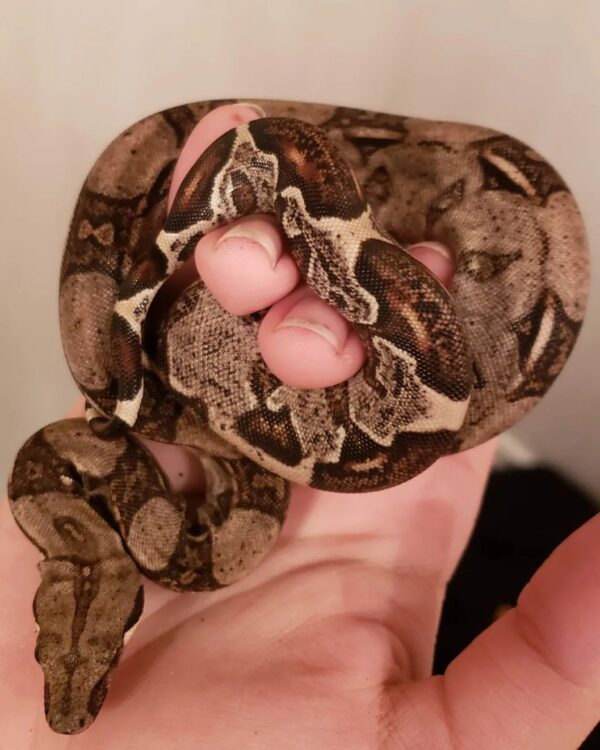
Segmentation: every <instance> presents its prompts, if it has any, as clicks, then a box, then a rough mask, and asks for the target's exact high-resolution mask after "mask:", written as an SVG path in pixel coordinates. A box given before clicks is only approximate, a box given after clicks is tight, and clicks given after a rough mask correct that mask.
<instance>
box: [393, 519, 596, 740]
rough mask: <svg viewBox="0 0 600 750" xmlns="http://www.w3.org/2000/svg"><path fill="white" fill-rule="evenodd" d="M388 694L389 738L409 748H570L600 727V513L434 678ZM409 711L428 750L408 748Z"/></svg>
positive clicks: (412, 731) (414, 736)
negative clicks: (418, 707) (391, 720)
mask: <svg viewBox="0 0 600 750" xmlns="http://www.w3.org/2000/svg"><path fill="white" fill-rule="evenodd" d="M396 691H397V694H396V700H395V701H394V708H395V717H394V724H395V726H397V727H398V729H397V734H396V738H397V739H400V738H401V739H402V740H403V741H404V742H405V743H407V746H409V747H414V746H419V747H421V746H426V747H436V748H438V747H439V748H445V747H453V748H461V750H470V748H473V749H475V748H482V747H485V748H486V750H495V749H496V748H498V750H500V749H502V750H506V748H519V750H528V749H529V748H536V749H537V748H540V749H542V748H543V750H552V749H553V748H556V749H557V750H574V748H576V747H578V746H579V744H580V743H581V742H582V741H583V740H584V739H585V737H586V736H587V735H588V734H589V733H590V732H591V730H592V729H593V728H594V726H595V724H596V723H597V722H598V720H599V719H600V514H598V515H597V516H595V517H594V518H593V519H591V520H590V521H589V522H588V523H587V524H585V525H584V526H582V527H581V528H580V529H578V531H576V532H575V533H574V534H572V535H571V536H570V537H569V538H568V539H567V540H566V541H565V542H563V543H562V544H561V545H560V546H559V547H558V548H557V549H556V550H555V551H554V553H553V554H552V555H551V556H550V557H549V558H548V560H547V561H546V562H545V563H544V564H543V565H542V567H541V568H540V569H539V570H538V571H537V573H536V574H535V575H534V577H533V578H532V579H531V581H530V582H529V584H528V585H527V586H526V587H525V589H524V590H523V592H522V593H521V596H520V598H519V601H518V602H517V606H516V607H515V608H514V609H512V610H511V611H509V612H508V613H507V614H506V615H504V616H503V617H501V618H500V619H499V620H498V621H496V622H495V623H494V624H493V625H491V626H490V627H489V628H488V629H487V630H485V631H484V632H483V633H482V634H481V635H480V636H479V637H478V638H476V639H475V640H474V641H473V643H472V644H471V645H470V646H469V647H468V648H467V649H465V650H464V651H463V652H462V654H460V655H459V656H458V657H457V658H456V659H455V660H454V661H453V662H452V663H451V664H450V666H449V667H448V669H447V671H446V674H445V675H444V676H443V677H431V678H429V679H428V680H425V681H423V682H420V683H412V684H408V685H406V684H405V685H399V686H397V688H396ZM415 705H421V706H423V707H426V710H427V712H428V724H429V726H428V729H427V733H428V734H430V735H431V737H430V739H431V744H428V743H425V744H423V745H413V744H411V739H413V741H415V742H417V741H420V742H423V723H422V720H423V716H422V715H419V714H420V712H415V711H414V710H412V708H414V706H415ZM411 707H412V708H411ZM432 717H435V718H434V720H433V721H432ZM411 725H412V726H411ZM411 735H412V738H411ZM390 746H394V743H393V742H391V743H390Z"/></svg>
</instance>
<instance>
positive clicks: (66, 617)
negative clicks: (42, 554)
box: [34, 559, 143, 734]
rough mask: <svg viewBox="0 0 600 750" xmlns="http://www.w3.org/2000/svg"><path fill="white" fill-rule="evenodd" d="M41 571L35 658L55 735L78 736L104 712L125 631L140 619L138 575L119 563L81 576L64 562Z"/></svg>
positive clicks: (83, 570)
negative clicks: (40, 669)
mask: <svg viewBox="0 0 600 750" xmlns="http://www.w3.org/2000/svg"><path fill="white" fill-rule="evenodd" d="M40 567H41V569H42V585H41V586H40V588H39V589H38V592H37V594H36V597H35V602H34V613H35V617H36V620H37V622H38V625H39V628H40V631H39V634H38V639H37V645H36V652H35V656H36V659H37V661H38V662H39V663H40V665H41V667H42V669H43V671H44V677H45V685H44V704H45V712H46V719H47V721H48V724H49V725H50V727H51V728H52V729H53V730H54V731H55V732H59V733H61V734H76V733H78V732H81V731H83V730H84V729H86V728H87V727H88V726H89V725H90V724H91V723H92V722H93V721H94V719H95V718H96V716H97V714H98V712H99V711H100V708H101V706H102V703H103V702H104V698H105V697H106V692H107V689H108V685H109V681H110V677H111V674H112V671H113V669H114V668H115V667H116V665H117V662H118V661H119V657H120V655H121V651H122V649H123V645H124V640H125V638H126V635H127V632H128V631H129V630H131V629H132V627H133V626H134V625H135V623H136V622H137V620H138V618H139V616H140V614H141V611H142V603H143V590H142V587H141V585H140V576H139V573H138V571H137V569H136V568H135V566H134V564H133V563H132V562H131V561H128V562H126V561H125V560H118V561H116V560H114V559H112V560H111V559H109V560H107V561H103V562H102V563H101V564H99V565H97V566H92V565H84V566H81V567H80V568H79V569H74V565H73V563H72V562H71V561H64V560H53V561H52V562H48V561H46V562H42V563H41V565H40ZM111 568H112V569H113V570H110V569H111Z"/></svg>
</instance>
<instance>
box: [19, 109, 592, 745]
mask: <svg viewBox="0 0 600 750" xmlns="http://www.w3.org/2000/svg"><path fill="white" fill-rule="evenodd" d="M222 103H224V102H205V103H199V104H193V105H186V106H183V107H177V108H173V109H170V110H166V111H165V112H162V113H159V114H156V115H152V116H151V117H148V118H146V119H145V120H142V121H141V122H139V123H136V124H135V125H133V126H132V127H131V128H130V129H129V130H127V131H126V132H125V133H123V134H122V135H121V136H119V138H117V139H116V140H115V141H114V142H113V143H112V144H111V145H110V146H109V148H108V149H107V150H106V151H105V152H104V154H103V155H102V156H101V157H100V159H99V160H98V162H97V163H96V165H95V166H94V168H93V169H92V171H91V173H90V175H89V176H88V178H87V180H86V183H85V185H84V186H83V189H82V191H81V194H80V196H79V199H78V202H77V206H76V209H75V214H74V217H73V222H72V225H71V230H70V234H69V238H68V241H67V247H66V250H65V254H64V258H63V263H62V269H61V281H60V314H61V331H62V337H63V344H64V349H65V354H66V357H67V360H68V362H69V366H70V368H71V372H72V374H73V376H74V378H75V380H76V381H77V383H78V385H79V387H80V389H81V390H82V392H83V393H84V394H85V396H86V399H87V401H88V409H87V412H86V414H87V420H88V421H87V422H86V421H85V420H82V419H75V420H64V421H62V422H57V423H55V424H52V425H49V426H47V427H46V428H44V429H42V430H40V431H39V432H38V433H36V434H35V435H34V436H33V437H32V438H30V439H29V441H27V443H26V444H25V445H24V446H23V448H22V449H21V450H20V452H19V454H18V456H17V459H16V462H15V466H14V469H13V474H12V477H11V481H10V488H9V494H10V502H11V508H12V511H13V514H14V516H15V519H16V521H17V523H18V524H19V526H20V527H21V528H22V530H23V531H24V532H25V533H26V534H27V535H28V537H29V538H30V539H31V540H32V541H33V543H34V544H36V546H37V547H38V548H39V549H40V550H41V552H42V554H43V556H44V560H43V562H42V563H41V566H40V569H41V574H42V583H41V585H40V588H39V589H38V592H37V594H36V598H35V605H34V609H35V616H36V620H37V622H38V624H39V627H40V633H39V636H38V643H37V648H36V658H37V659H38V661H39V662H40V663H41V665H42V667H43V669H44V673H45V679H46V715H47V718H48V721H49V723H50V725H51V726H52V727H53V728H54V729H55V730H56V731H59V732H65V733H74V732H78V731H81V730H82V729H84V728H85V727H87V726H89V724H90V723H91V722H92V721H93V720H94V718H95V716H96V715H97V713H98V711H99V710H100V707H101V705H102V701H103V700H104V696H105V694H106V690H107V686H108V681H109V678H110V675H111V672H112V670H113V669H114V666H115V665H116V663H117V661H118V658H119V655H120V653H121V650H122V648H123V642H124V638H125V635H126V633H127V632H128V631H129V630H130V629H131V628H132V627H133V626H134V625H135V623H136V621H137V620H138V618H139V616H140V613H141V610H142V605H143V594H142V578H141V576H142V575H144V576H146V577H148V578H150V579H152V580H154V581H156V582H158V583H160V584H162V585H165V586H168V587H170V588H172V589H175V590H195V591H198V590H206V589H215V588H218V587H220V586H225V585H228V584H230V583H233V582H234V581H236V580H238V579H239V578H240V577H242V576H244V575H246V574H248V573H250V572H251V570H252V569H253V568H254V567H256V565H257V564H258V563H259V562H260V561H261V560H262V559H263V558H264V557H265V555H266V554H267V553H268V551H269V550H270V548H271V547H272V545H273V544H274V542H275V541H276V539H277V536H278V533H279V530H280V528H281V525H282V523H283V521H284V518H285V513H286V509H287V502H288V492H289V490H288V481H292V482H299V483H302V484H306V485H311V486H314V487H319V488H323V489H327V490H335V491H342V492H343V491H351V492H358V491H369V490H374V489H380V488H384V487H389V486H393V485H397V484H400V483H401V482H404V481H406V480H407V479H409V478H410V477H412V476H414V475H415V474H417V473H419V472H421V471H423V470H424V469H425V468H427V466H429V465H430V464H431V463H432V462H433V461H435V460H436V459H437V458H438V457H440V456H442V455H444V454H447V453H451V452H454V451H459V450H463V449H465V448H468V447H471V446H473V445H477V444H479V443H481V442H483V441H485V440H487V439H488V438H489V437H491V436H493V435H495V434H498V433H499V432H501V431H502V430H504V429H506V428H507V427H508V426H510V425H511V424H513V423H514V422H515V421H517V420H518V419H519V418H520V417H521V416H523V415H524V414H525V413H526V412H527V411H528V410H529V409H530V408H531V407H532V406H533V405H534V404H535V403H536V402H537V401H538V400H539V399H540V398H541V397H542V395H543V394H544V393H545V391H546V390H547V388H548V387H549V386H550V384H551V383H552V381H553V380H554V378H555V377H556V376H557V375H558V373H559V372H560V370H561V368H562V366H563V365H564V363H565V361H566V359H567V357H568V355H569V353H570V351H571V349H572V347H573V344H574V342H575V339H576V336H577V333H578V330H579V327H580V325H581V321H582V317H583V312H584V307H585V302H586V295H587V253H586V241H585V234H584V229H583V225H582V222H581V218H580V215H579V212H578V210H577V207H576V205H575V202H574V200H573V198H572V196H571V194H570V193H569V191H568V189H567V187H566V185H565V183H564V181H563V180H562V179H561V178H560V176H559V175H558V174H557V173H556V171H555V170H554V169H553V168H552V167H551V166H550V165H549V164H548V163H547V162H546V161H544V160H543V159H542V157H540V156H539V155H538V154H537V153H536V152H535V151H533V150H532V149H530V148H528V147H527V146H525V145H524V144H522V143H520V142H519V141H516V140H515V139H513V138H510V137H508V136H505V135H502V134H499V133H496V132H494V131H491V130H488V129H483V128H478V127H474V126H470V125H459V124H455V123H440V122H430V121H425V120H418V119H412V118H405V117H398V116H394V115H386V114H381V113H374V112H368V111H362V110H354V109H346V108H339V107H329V106H325V105H311V104H297V103H292V102H277V101H267V102H264V101H260V102H257V103H258V104H260V105H261V106H262V107H263V109H264V110H265V111H266V112H267V117H265V118H261V119H258V120H255V121H253V122H252V123H250V124H249V125H243V126H240V127H238V128H236V129H234V130H232V131H229V132H228V133H226V134H225V135H223V136H222V137H221V138H219V139H218V140H217V141H215V142H214V143H213V144H212V145H211V146H210V147H209V148H208V149H207V151H206V152H205V153H204V154H203V155H202V156H201V158H200V159H199V160H198V162H197V163H196V164H195V165H194V166H193V168H192V169H191V170H190V172H189V173H188V175H187V177H186V178H185V180H184V181H183V183H182V185H181V187H180V188H179V190H178V192H177V195H176V197H175V200H174V203H173V206H172V208H171V210H170V212H169V214H168V216H166V199H167V193H168V187H169V182H170V178H171V174H172V170H173V166H174V163H175V161H176V158H177V155H178V154H179V152H180V150H181V148H182V146H183V143H184V142H185V140H186V138H187V136H188V135H189V133H190V132H191V130H192V129H193V128H194V127H195V125H196V124H197V122H198V120H199V119H200V118H201V117H202V116H203V115H204V114H206V112H208V111H209V110H210V109H212V108H214V107H216V106H218V105H220V104H222ZM254 213H273V214H275V216H276V217H277V219H278V222H279V224H280V226H281V228H282V230H283V232H284V234H285V237H286V245H287V247H288V248H289V251H290V253H291V254H292V256H293V259H294V260H295V262H296V263H297V265H298V267H299V269H300V273H301V275H302V277H303V279H304V281H305V282H306V283H307V284H308V285H309V286H311V287H312V288H313V289H314V290H315V292H316V293H317V294H318V295H320V296H321V297H322V298H323V299H325V300H327V301H328V302H329V303H331V304H332V305H333V306H335V307H336V308H337V309H338V310H339V311H340V312H341V314H342V315H344V316H345V317H346V318H347V319H348V320H349V321H350V322H351V323H352V324H353V325H354V326H355V328H356V329H357V331H358V333H359V334H360V336H361V338H362V340H363V341H364V344H365V348H366V352H367V361H366V364H365V366H364V367H363V368H362V370H361V371H360V372H359V373H358V374H357V375H355V376H354V377H353V378H351V379H350V380H349V381H348V382H345V383H342V384H340V385H338V386H334V387H331V388H325V389H315V390H297V389H293V388H291V387H289V386H286V385H284V384H282V383H281V382H280V381H279V380H278V379H277V378H276V377H275V376H274V375H272V374H271V373H270V372H269V371H268V369H267V367H266V365H265V364H264V362H263V360H262V358H261V357H260V354H259V351H258V347H257V343H256V332H257V327H258V325H259V320H258V319H257V316H247V317H235V316H232V315H230V314H228V313H226V312H225V311H223V310H222V309H221V308H220V307H219V305H218V304H217V303H216V301H215V300H214V298H213V297H212V295H211V294H210V292H209V291H208V290H207V289H206V288H205V287H204V285H203V284H202V282H201V281H198V282H196V283H194V284H192V285H191V286H190V287H188V288H187V289H186V290H185V291H184V292H183V294H182V295H181V296H180V298H179V299H178V300H177V301H176V302H175V303H173V305H172V306H171V308H170V309H169V311H168V313H167V314H166V315H165V316H164V317H163V318H162V319H160V320H158V319H157V318H156V317H153V316H152V309H153V308H152V303H153V301H154V300H155V298H156V295H157V294H159V292H160V289H161V287H162V285H163V284H164V283H165V281H166V280H167V279H168V278H169V277H170V276H171V275H172V274H173V273H174V272H175V271H176V270H177V268H178V267H179V266H180V265H181V264H182V263H184V262H185V261H186V260H187V259H188V258H189V257H190V255H191V253H192V252H193V249H194V247H195V246H196V244H197V242H198V240H199V239H200V238H201V237H202V236H204V235H205V234H206V233H207V232H210V231H212V230H213V229H215V228H216V227H219V226H222V225H223V224H226V223H229V222H231V221H233V220H235V219H237V218H239V217H241V216H245V215H250V214H254ZM423 240H436V241H439V242H443V243H444V244H446V245H447V246H449V247H450V248H451V249H452V250H453V252H454V253H455V260H456V274H455V279H454V282H453V287H452V289H451V290H450V292H447V291H446V290H445V289H444V288H443V287H442V286H441V285H440V284H439V282H438V281H437V280H436V279H435V278H434V277H433V276H432V275H431V274H430V273H429V272H428V271H427V270H426V269H425V268H424V267H423V266H421V265H420V264H419V263H418V262H417V261H415V260H413V259H412V258H411V257H410V255H408V253H406V252H405V251H404V250H403V247H405V246H407V245H409V244H415V243H417V242H419V241H423ZM88 422H89V424H88ZM132 429H135V432H137V433H139V434H142V435H144V436H146V437H149V438H152V439H154V440H159V441H163V442H167V443H176V444H180V445H185V446H187V447H188V448H190V449H191V450H194V451H195V452H196V454H197V455H198V458H199V460H200V461H201V462H202V464H203V468H204V472H205V475H206V478H207V489H206V496H205V497H203V498H201V499H196V500H191V499H190V498H188V497H183V496H181V495H178V494H177V493H175V492H173V491H172V490H171V488H170V487H169V485H168V483H167V482H166V480H165V478H164V477H163V475H162V473H161V471H160V469H159V468H158V466H157V465H156V464H155V462H154V460H153V458H152V457H151V456H150V454H149V453H148V452H147V451H146V450H145V449H144V448H143V447H142V446H141V444H140V443H139V442H138V441H137V440H135V438H134V437H132V434H131V431H132ZM106 438H109V439H106Z"/></svg>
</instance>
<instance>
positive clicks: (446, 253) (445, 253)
mask: <svg viewBox="0 0 600 750" xmlns="http://www.w3.org/2000/svg"><path fill="white" fill-rule="evenodd" d="M421 247H422V248H425V249H429V250H435V251H436V252H437V253H439V254H440V255H441V256H442V257H444V258H447V259H448V260H452V259H453V258H452V253H451V252H450V250H449V249H448V248H447V247H446V245H442V243H441V242H433V241H431V242H417V244H416V245H411V246H410V247H409V248H408V249H409V250H410V252H413V251H414V250H418V249H419V248H421Z"/></svg>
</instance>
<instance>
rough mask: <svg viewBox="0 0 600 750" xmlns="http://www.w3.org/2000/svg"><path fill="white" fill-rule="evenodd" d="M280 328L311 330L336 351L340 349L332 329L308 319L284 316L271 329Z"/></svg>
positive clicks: (276, 329)
mask: <svg viewBox="0 0 600 750" xmlns="http://www.w3.org/2000/svg"><path fill="white" fill-rule="evenodd" d="M280 328H304V329H305V330H306V331H312V332H313V333H316V334H318V335H319V336H321V337H322V338H324V339H325V341H327V342H328V343H329V344H331V346H333V348H334V349H335V350H336V352H339V351H340V342H339V341H338V337H337V336H336V335H335V333H334V332H333V331H332V330H330V329H329V328H327V326H324V325H321V324H320V323H311V322H310V320H302V318H285V319H284V320H282V321H281V323H280V324H279V325H278V326H276V327H275V328H274V329H273V330H275V331H278V330H279V329H280Z"/></svg>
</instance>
